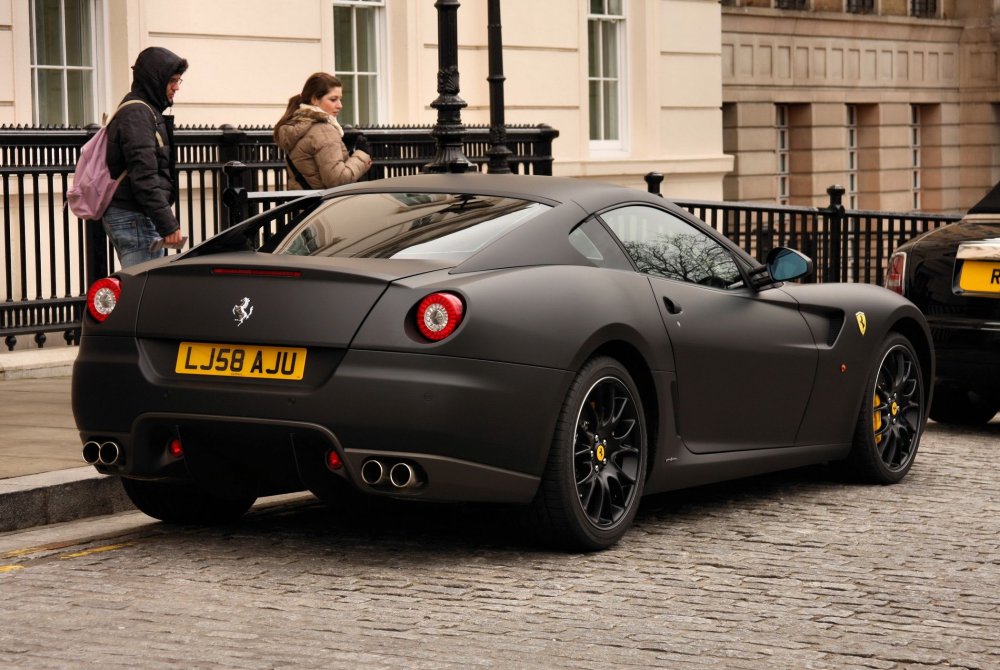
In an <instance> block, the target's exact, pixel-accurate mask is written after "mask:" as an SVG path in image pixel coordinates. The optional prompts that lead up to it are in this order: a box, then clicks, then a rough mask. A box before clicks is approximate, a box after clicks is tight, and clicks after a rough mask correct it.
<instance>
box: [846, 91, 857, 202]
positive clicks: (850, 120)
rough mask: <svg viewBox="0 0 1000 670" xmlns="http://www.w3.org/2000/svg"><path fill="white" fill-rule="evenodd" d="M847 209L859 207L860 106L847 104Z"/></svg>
mask: <svg viewBox="0 0 1000 670" xmlns="http://www.w3.org/2000/svg"><path fill="white" fill-rule="evenodd" d="M846 195H847V209H857V208H858V107H857V105H848V106H847V193H846Z"/></svg>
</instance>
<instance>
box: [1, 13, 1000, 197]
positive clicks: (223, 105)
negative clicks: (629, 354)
mask: <svg viewBox="0 0 1000 670" xmlns="http://www.w3.org/2000/svg"><path fill="white" fill-rule="evenodd" d="M501 5H502V26H503V41H504V73H505V75H506V84H505V101H506V121H507V123H511V124H532V125H534V124H539V123H546V124H548V125H551V126H553V127H554V128H556V129H558V130H559V133H560V136H559V138H558V139H557V140H556V142H555V146H554V152H555V167H554V170H555V173H556V174H558V175H564V176H573V177H582V178H594V179H603V180H609V181H615V182H619V183H623V184H627V185H630V186H635V187H638V188H642V187H643V181H642V175H644V174H645V173H647V172H650V171H658V172H662V173H664V175H665V177H666V180H665V182H664V186H663V191H664V193H665V194H666V195H668V196H673V197H683V198H701V199H706V200H721V199H723V198H725V199H730V200H751V201H763V202H782V203H790V204H809V205H814V204H820V203H822V202H825V200H826V193H825V191H826V188H827V187H828V186H829V185H831V184H834V183H837V184H843V185H844V186H845V187H846V188H847V190H848V202H847V203H846V204H847V205H848V206H856V207H859V208H865V209H891V210H904V211H905V210H911V209H920V210H925V211H956V210H962V209H964V208H966V207H968V206H969V205H970V204H972V203H973V202H975V201H976V200H977V199H978V197H979V196H981V194H982V193H983V192H984V191H985V190H986V189H987V188H988V187H989V186H991V185H992V184H993V183H994V182H996V181H997V179H998V177H1000V167H998V166H1000V160H998V153H1000V131H998V125H1000V124H998V123H997V120H998V116H1000V112H998V109H1000V107H998V105H1000V87H998V62H997V61H998V59H997V40H998V32H1000V28H998V27H997V20H998V16H1000V0H722V1H721V3H720V0H545V1H544V2H540V1H539V0H502V2H501ZM458 23H459V25H458V40H459V56H458V59H459V70H460V73H461V93H460V95H461V97H462V98H463V99H464V100H465V101H466V102H467V103H468V106H467V107H466V108H465V109H464V110H463V112H462V118H463V121H464V122H465V123H467V124H487V123H488V122H489V90H488V82H487V79H486V77H487V74H488V65H487V3H486V0H463V2H462V3H461V5H460V8H459V10H458ZM437 40H438V38H437V10H436V8H435V3H434V1H433V0H282V1H277V0H212V1H211V2H204V1H201V0H170V1H167V0H0V125H3V124H7V125H16V124H21V125H40V124H54V125H63V124H69V125H84V124H87V123H92V122H94V121H96V120H97V119H99V118H100V117H101V115H102V114H104V113H106V112H107V111H109V110H110V109H112V108H113V106H114V105H115V103H116V102H117V101H118V100H119V99H120V98H121V96H122V95H123V94H124V93H125V91H126V90H127V88H128V84H129V80H130V74H131V73H130V69H129V66H130V65H131V63H132V62H133V61H134V58H135V55H136V54H137V53H138V52H139V51H140V50H141V49H143V48H145V47H147V46H152V45H159V46H165V47H167V48H170V49H173V50H174V51H176V52H177V53H179V54H181V55H183V56H184V57H186V58H187V59H188V60H189V61H190V63H191V69H190V70H189V71H188V73H187V74H186V75H185V77H184V84H183V87H182V89H181V91H180V93H179V95H178V98H177V100H178V102H177V105H176V106H175V108H174V110H173V112H174V114H175V116H176V119H177V122H178V123H179V124H181V125H200V126H209V127H217V126H220V125H222V124H233V125H264V126H269V125H271V124H273V123H274V121H275V120H276V119H277V118H278V117H279V116H280V115H281V112H282V111H283V109H284V106H285V104H286V102H287V100H288V98H289V96H291V95H292V94H293V93H296V92H297V91H298V89H299V87H300V86H301V84H302V82H303V81H304V79H305V78H306V77H307V76H308V75H309V74H310V73H312V72H314V71H317V70H325V71H330V72H335V73H336V74H338V75H339V76H341V78H342V79H343V80H344V81H345V93H346V97H347V103H348V107H347V109H345V112H344V113H343V116H342V120H343V121H344V122H346V123H352V124H356V125H362V126H365V125H431V124H433V123H434V121H435V118H436V113H435V110H434V109H432V108H431V107H430V103H431V102H432V101H433V100H434V99H435V97H436V95H437V94H436V83H437V65H438V63H437Z"/></svg>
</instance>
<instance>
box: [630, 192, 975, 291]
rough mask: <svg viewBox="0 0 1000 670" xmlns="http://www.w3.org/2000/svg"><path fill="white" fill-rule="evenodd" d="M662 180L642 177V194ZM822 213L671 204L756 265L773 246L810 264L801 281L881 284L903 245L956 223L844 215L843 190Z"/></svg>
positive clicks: (936, 217)
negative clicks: (794, 252)
mask: <svg viewBox="0 0 1000 670" xmlns="http://www.w3.org/2000/svg"><path fill="white" fill-rule="evenodd" d="M662 181H663V177H662V175H659V174H657V173H651V174H648V175H646V184H647V190H649V192H650V193H656V194H659V192H660V188H659V185H660V182H662ZM826 192H827V194H828V195H829V196H830V200H829V204H828V205H827V206H826V207H792V206H783V205H763V204H758V203H740V202H709V201H701V200H675V203H676V204H677V205H679V206H681V207H683V208H684V209H686V210H688V211H689V212H691V213H692V214H694V215H695V216H697V217H698V218H699V219H702V220H703V221H705V222H706V223H708V224H710V225H711V226H712V227H714V228H715V229H716V230H718V231H719V232H721V233H722V234H723V235H725V236H726V237H728V238H729V239H731V240H733V241H734V242H736V243H737V244H739V245H740V246H741V247H742V248H743V249H745V250H746V251H747V252H748V253H750V254H752V255H753V256H754V257H756V258H757V259H758V260H763V259H764V257H765V256H766V255H767V252H768V251H769V250H770V249H772V248H773V247H776V246H781V247H792V248H795V249H798V250H799V251H801V252H802V253H804V254H806V255H807V256H809V257H810V258H812V259H813V262H814V263H815V266H816V272H815V275H814V276H813V277H812V278H810V279H809V280H807V281H816V282H856V283H866V284H879V285H881V284H882V283H883V280H884V278H885V268H886V264H887V262H888V260H889V257H890V256H891V255H892V252H893V251H894V250H895V249H896V247H898V246H899V245H900V244H902V243H903V242H905V241H907V240H909V239H912V238H913V237H916V236H917V235H919V234H921V233H924V232H926V231H928V230H934V229H936V228H940V227H941V226H945V225H947V224H949V223H954V222H955V221H958V220H959V219H960V218H961V217H960V216H955V215H947V214H922V213H917V212H911V213H906V214H901V213H896V212H874V211H872V212H869V211H861V210H846V209H844V207H843V205H842V204H841V202H842V198H843V195H844V188H843V187H841V186H831V187H830V188H828V189H827V190H826Z"/></svg>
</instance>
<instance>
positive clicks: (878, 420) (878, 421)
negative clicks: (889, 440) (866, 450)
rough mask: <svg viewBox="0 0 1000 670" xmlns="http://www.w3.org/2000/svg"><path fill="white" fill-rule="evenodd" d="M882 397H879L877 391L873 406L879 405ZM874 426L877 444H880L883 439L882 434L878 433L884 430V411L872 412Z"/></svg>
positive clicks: (873, 397) (873, 398)
mask: <svg viewBox="0 0 1000 670" xmlns="http://www.w3.org/2000/svg"><path fill="white" fill-rule="evenodd" d="M879 402H880V399H879V397H878V391H875V395H873V396H872V407H876V408H877V407H878V406H879ZM872 428H873V429H874V433H875V444H879V443H880V442H881V441H882V436H881V435H879V434H878V432H879V431H880V430H882V413H881V412H875V413H874V414H872Z"/></svg>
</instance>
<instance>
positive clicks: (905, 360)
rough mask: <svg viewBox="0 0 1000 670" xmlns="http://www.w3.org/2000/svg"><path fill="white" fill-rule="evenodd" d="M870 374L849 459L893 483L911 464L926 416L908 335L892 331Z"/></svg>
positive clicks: (867, 475) (872, 476) (862, 473)
mask: <svg viewBox="0 0 1000 670" xmlns="http://www.w3.org/2000/svg"><path fill="white" fill-rule="evenodd" d="M879 361H880V362H879V364H878V367H877V368H876V369H875V370H874V371H873V372H872V374H871V376H870V377H869V381H868V384H867V386H866V389H865V396H864V400H863V402H862V407H861V412H860V416H859V418H858V424H857V428H856V430H855V435H854V445H853V448H852V450H851V455H850V457H849V459H848V461H849V463H850V465H851V466H852V467H851V469H852V471H853V472H854V473H855V474H856V475H857V476H858V477H860V478H861V479H863V480H865V481H871V482H875V483H880V484H893V483H895V482H898V481H900V480H901V479H902V478H903V477H905V476H906V473H907V472H908V471H909V470H910V467H911V466H912V465H913V460H914V458H916V455H917V447H918V446H919V443H920V434H921V432H922V431H923V428H924V423H925V420H926V406H925V402H926V401H925V393H924V380H923V374H922V371H921V367H920V359H919V358H917V355H916V352H915V351H914V349H913V346H912V345H911V344H910V342H909V340H907V339H906V338H905V337H903V336H902V335H900V334H898V333H893V334H891V335H890V336H889V337H888V338H887V339H886V341H885V343H884V344H883V347H882V350H881V355H880V358H879Z"/></svg>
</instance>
